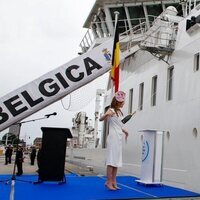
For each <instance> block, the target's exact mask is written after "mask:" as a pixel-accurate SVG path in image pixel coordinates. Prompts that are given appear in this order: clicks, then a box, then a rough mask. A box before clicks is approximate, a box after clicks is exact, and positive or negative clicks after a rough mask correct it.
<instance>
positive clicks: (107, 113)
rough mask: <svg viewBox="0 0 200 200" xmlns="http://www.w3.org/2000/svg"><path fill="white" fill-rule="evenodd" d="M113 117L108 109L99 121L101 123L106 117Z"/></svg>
mask: <svg viewBox="0 0 200 200" xmlns="http://www.w3.org/2000/svg"><path fill="white" fill-rule="evenodd" d="M113 115H114V112H113V111H112V110H111V109H108V110H107V111H106V113H105V114H104V115H102V116H101V117H100V118H99V121H103V120H105V119H107V118H108V117H112V116H113Z"/></svg>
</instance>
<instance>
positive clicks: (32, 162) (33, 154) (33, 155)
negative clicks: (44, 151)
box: [30, 146, 36, 165]
mask: <svg viewBox="0 0 200 200" xmlns="http://www.w3.org/2000/svg"><path fill="white" fill-rule="evenodd" d="M35 157H36V148H35V146H32V148H31V154H30V158H31V165H34V162H35Z"/></svg>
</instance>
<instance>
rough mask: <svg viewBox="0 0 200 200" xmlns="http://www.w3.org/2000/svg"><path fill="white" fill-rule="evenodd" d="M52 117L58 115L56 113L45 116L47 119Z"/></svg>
mask: <svg viewBox="0 0 200 200" xmlns="http://www.w3.org/2000/svg"><path fill="white" fill-rule="evenodd" d="M52 115H57V113H56V112H54V113H51V114H47V115H45V117H46V118H49V117H50V116H52Z"/></svg>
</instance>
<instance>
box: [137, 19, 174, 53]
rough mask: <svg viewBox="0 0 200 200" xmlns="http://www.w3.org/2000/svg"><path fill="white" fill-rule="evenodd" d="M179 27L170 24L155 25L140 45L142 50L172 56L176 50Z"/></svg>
mask: <svg viewBox="0 0 200 200" xmlns="http://www.w3.org/2000/svg"><path fill="white" fill-rule="evenodd" d="M176 35H177V26H175V25H173V23H170V22H164V23H163V24H159V23H158V24H154V25H153V26H152V27H151V28H150V29H149V30H148V31H147V32H146V33H145V36H144V39H143V41H142V42H141V43H140V44H139V46H140V48H141V49H144V50H149V51H152V53H159V54H170V53H172V52H173V51H174V49H175V42H176Z"/></svg>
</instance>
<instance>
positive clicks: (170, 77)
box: [167, 66, 174, 101]
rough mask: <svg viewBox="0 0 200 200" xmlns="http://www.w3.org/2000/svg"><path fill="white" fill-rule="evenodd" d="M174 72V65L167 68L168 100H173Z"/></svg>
mask: <svg viewBox="0 0 200 200" xmlns="http://www.w3.org/2000/svg"><path fill="white" fill-rule="evenodd" d="M173 74H174V66H172V67H170V68H169V69H168V70H167V100H168V101H170V100H172V97H173V95H172V94H173Z"/></svg>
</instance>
